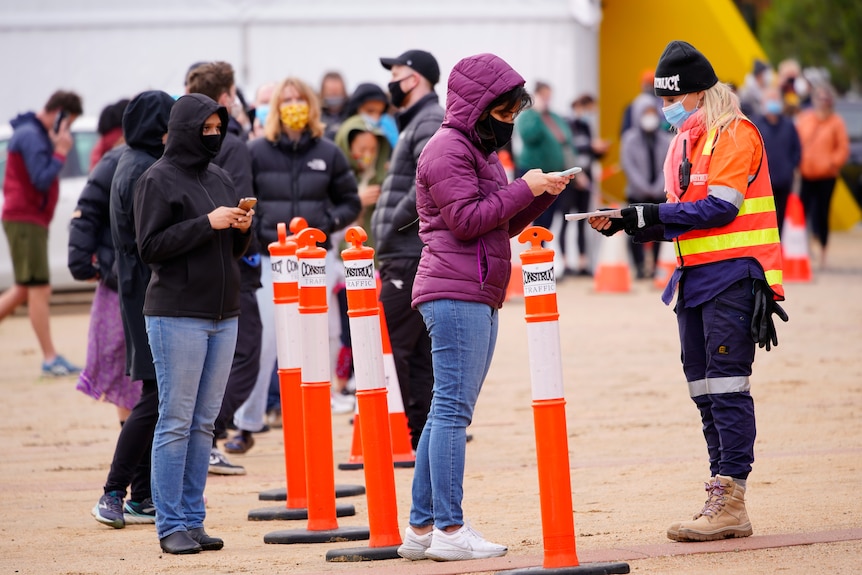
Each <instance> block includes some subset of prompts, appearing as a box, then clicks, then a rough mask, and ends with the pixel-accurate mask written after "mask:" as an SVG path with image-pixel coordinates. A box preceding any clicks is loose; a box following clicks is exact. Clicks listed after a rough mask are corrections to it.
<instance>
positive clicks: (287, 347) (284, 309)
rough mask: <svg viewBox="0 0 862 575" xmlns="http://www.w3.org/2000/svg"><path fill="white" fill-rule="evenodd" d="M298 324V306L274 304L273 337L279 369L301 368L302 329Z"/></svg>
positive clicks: (293, 304) (295, 304)
mask: <svg viewBox="0 0 862 575" xmlns="http://www.w3.org/2000/svg"><path fill="white" fill-rule="evenodd" d="M299 322H300V319H299V304H297V303H295V302H294V303H281V304H275V336H276V341H277V342H278V367H279V368H280V369H294V368H298V367H302V347H301V345H302V339H301V338H300V334H301V333H302V327H301V326H300V323H299Z"/></svg>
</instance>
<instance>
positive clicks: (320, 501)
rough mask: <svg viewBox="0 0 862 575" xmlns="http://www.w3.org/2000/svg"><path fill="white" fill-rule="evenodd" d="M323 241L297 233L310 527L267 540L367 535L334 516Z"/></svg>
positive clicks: (309, 232) (313, 231)
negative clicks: (344, 524)
mask: <svg viewBox="0 0 862 575" xmlns="http://www.w3.org/2000/svg"><path fill="white" fill-rule="evenodd" d="M325 241H326V234H324V233H323V232H322V231H321V230H319V229H317V228H306V229H304V230H302V231H300V232H299V233H298V234H297V236H296V242H297V245H298V246H299V247H298V249H297V250H296V257H297V264H298V267H299V325H300V329H301V333H302V345H301V348H302V354H301V357H302V359H301V362H300V364H301V367H300V369H301V376H302V383H301V385H300V387H301V389H302V413H303V430H304V433H305V484H306V489H307V501H308V528H307V529H304V530H291V531H275V532H272V533H268V534H266V535H265V536H264V538H263V541H264V543H331V542H334V541H357V540H361V539H368V537H369V532H368V529H366V528H364V527H342V528H340V527H338V519H337V517H336V510H335V475H334V471H335V468H334V462H333V454H332V413H331V411H330V409H331V408H330V402H329V397H330V389H331V385H332V384H331V382H330V380H329V378H330V365H329V320H328V317H327V312H328V305H327V301H326V298H327V289H326V250H325V249H324V248H322V247H320V246H318V245H317V244H319V243H322V242H325Z"/></svg>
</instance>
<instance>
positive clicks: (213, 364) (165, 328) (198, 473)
mask: <svg viewBox="0 0 862 575" xmlns="http://www.w3.org/2000/svg"><path fill="white" fill-rule="evenodd" d="M146 322H147V335H148V336H149V340H150V349H152V352H153V363H154V365H155V368H156V378H157V379H158V382H159V421H158V423H156V431H155V435H154V437H153V465H152V484H153V504H154V505H155V508H156V533H157V534H158V536H159V539H162V538H163V537H166V536H168V535H170V534H171V533H174V532H176V531H187V530H189V529H196V528H198V527H202V526H203V524H204V517H205V516H206V510H205V509H204V501H203V494H204V487H205V486H206V480H207V471H208V470H209V454H210V448H212V441H213V424H214V422H215V418H216V416H217V415H218V413H219V409H220V408H221V402H222V398H223V397H224V390H225V386H226V385H227V379H228V375H229V374H230V366H231V362H232V361H233V353H234V348H235V347H236V333H237V318H230V319H225V320H220V321H217V320H209V319H197V318H189V317H162V316H147V317H146Z"/></svg>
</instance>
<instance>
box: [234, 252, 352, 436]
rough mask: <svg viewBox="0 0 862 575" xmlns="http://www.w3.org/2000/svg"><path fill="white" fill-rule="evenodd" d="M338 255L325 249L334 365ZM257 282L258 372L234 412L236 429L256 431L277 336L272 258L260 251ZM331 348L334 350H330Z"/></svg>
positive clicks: (274, 358)
mask: <svg viewBox="0 0 862 575" xmlns="http://www.w3.org/2000/svg"><path fill="white" fill-rule="evenodd" d="M333 241H334V240H333ZM340 257H341V255H340V253H337V252H336V251H335V250H329V251H328V252H327V253H326V288H327V289H326V292H327V294H328V304H329V330H330V362H331V363H332V364H333V365H334V364H335V357H336V355H337V353H338V347H336V346H340V343H339V340H338V336H339V333H340V331H341V323H340V319H339V315H338V307H337V300H336V299H335V296H334V295H333V293H332V288H333V287H334V286H335V283H336V281H338V275H337V273H336V272H337V268H336V264H340V262H336V261H335V260H334V258H339V259H340ZM342 276H343V273H342ZM341 281H343V279H342V280H341ZM260 283H261V285H262V286H263V287H261V288H260V289H258V290H257V292H256V294H255V295H256V296H257V306H258V309H259V310H260V323H261V333H260V368H259V371H258V374H257V381H255V383H254V389H252V391H251V393H250V394H249V396H248V399H246V400H245V401H244V402H243V404H242V405H241V406H239V409H237V410H236V412H234V416H233V423H234V426H236V428H237V429H242V430H245V431H255V432H256V431H260V430H261V429H263V419H264V415H265V414H266V404H267V397H268V395H269V386H270V382H271V381H272V370H273V369H274V368H275V367H276V361H277V360H278V340H277V339H276V335H275V303H274V302H273V301H272V298H273V288H272V258H270V257H269V256H268V255H263V254H261V256H260ZM333 304H335V305H333ZM333 349H334V352H333V351H332V350H333Z"/></svg>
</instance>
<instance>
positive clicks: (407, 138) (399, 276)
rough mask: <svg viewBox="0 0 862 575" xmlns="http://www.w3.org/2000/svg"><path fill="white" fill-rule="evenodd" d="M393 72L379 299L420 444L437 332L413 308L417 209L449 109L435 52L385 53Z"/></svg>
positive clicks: (379, 222)
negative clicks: (429, 155)
mask: <svg viewBox="0 0 862 575" xmlns="http://www.w3.org/2000/svg"><path fill="white" fill-rule="evenodd" d="M380 64H381V65H383V67H384V68H385V69H387V70H389V71H390V72H391V76H390V81H389V95H390V99H391V102H392V105H393V106H395V107H396V108H398V113H397V114H396V118H395V120H396V122H397V123H398V128H399V130H400V132H401V133H400V135H399V136H398V143H397V144H396V145H395V148H394V149H393V151H392V157H391V159H390V162H389V171H388V172H387V173H386V177H385V178H384V180H383V185H382V186H381V192H380V197H379V198H378V200H377V206H376V208H375V209H374V214H373V215H372V216H371V228H372V230H373V235H374V237H375V241H376V250H377V260H378V262H379V270H380V279H381V290H380V302H381V303H382V305H383V313H384V314H385V317H386V323H387V326H388V327H389V336H390V339H391V340H392V357H393V359H394V360H395V369H396V373H397V374H398V385H399V387H400V388H401V397H402V398H403V400H404V413H405V415H406V416H407V423H408V426H409V428H410V439H411V442H412V444H413V449H416V448H417V446H418V445H419V436H420V435H421V434H422V429H423V428H424V427H425V420H426V418H427V416H428V410H429V409H430V408H431V387H432V386H433V384H434V375H433V372H432V369H431V339H430V337H429V336H428V332H427V330H426V329H425V322H424V321H423V319H422V315H421V314H420V313H419V312H418V311H417V310H415V309H413V306H412V303H411V300H412V296H411V294H412V292H413V279H414V277H415V275H416V268H417V267H418V266H419V257H420V255H421V254H422V246H423V244H422V240H420V239H419V215H418V213H417V212H416V166H417V164H418V162H419V154H420V153H421V152H422V150H423V149H424V148H425V144H426V143H427V142H428V140H430V139H431V136H433V135H434V133H435V132H436V131H437V130H438V129H439V128H440V124H442V123H443V108H442V107H441V106H440V102H439V98H438V97H437V94H436V93H435V92H434V86H435V85H436V84H437V82H438V81H439V80H440V66H439V65H438V64H437V60H436V59H435V58H434V56H432V55H431V54H429V53H428V52H425V51H422V50H408V51H406V52H404V53H403V54H401V55H400V56H398V57H397V58H380Z"/></svg>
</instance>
